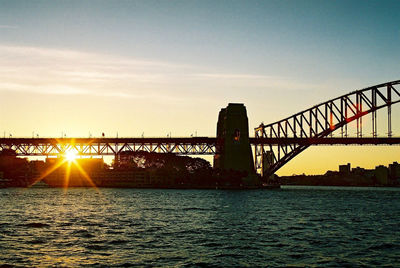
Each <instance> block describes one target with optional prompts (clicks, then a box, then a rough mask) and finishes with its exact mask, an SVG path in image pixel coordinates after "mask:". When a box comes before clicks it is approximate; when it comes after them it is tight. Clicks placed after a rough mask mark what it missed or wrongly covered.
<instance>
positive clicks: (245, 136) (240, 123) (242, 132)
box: [214, 103, 255, 175]
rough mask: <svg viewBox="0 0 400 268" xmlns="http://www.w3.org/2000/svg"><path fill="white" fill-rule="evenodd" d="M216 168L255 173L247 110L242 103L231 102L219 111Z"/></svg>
mask: <svg viewBox="0 0 400 268" xmlns="http://www.w3.org/2000/svg"><path fill="white" fill-rule="evenodd" d="M214 168H219V169H225V170H230V169H232V170H238V171H247V173H248V174H249V175H255V170H254V162H253V155H252V151H251V146H250V140H249V123H248V119H247V112H246V107H245V106H244V105H243V104H241V103H229V104H228V107H226V108H223V109H221V111H220V112H219V116H218V123H217V151H216V154H215V156H214Z"/></svg>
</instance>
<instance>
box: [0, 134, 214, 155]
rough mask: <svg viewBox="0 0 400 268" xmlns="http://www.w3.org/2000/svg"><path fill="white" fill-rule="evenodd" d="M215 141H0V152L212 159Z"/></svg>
mask: <svg viewBox="0 0 400 268" xmlns="http://www.w3.org/2000/svg"><path fill="white" fill-rule="evenodd" d="M215 142H216V139H215V138H207V137H193V138H61V139H55V138H2V139H1V138H0V148H1V149H12V150H13V151H15V153H16V154H17V155H19V156H58V155H63V154H66V153H67V152H73V153H75V154H77V155H81V156H95V155H114V156H115V155H118V154H120V153H121V152H124V151H131V152H139V151H145V152H156V153H175V154H180V155H213V154H215Z"/></svg>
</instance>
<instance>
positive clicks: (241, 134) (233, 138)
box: [0, 80, 400, 178]
mask: <svg viewBox="0 0 400 268" xmlns="http://www.w3.org/2000/svg"><path fill="white" fill-rule="evenodd" d="M399 84H400V80H397V81H392V82H387V83H384V84H379V85H375V86H372V87H368V88H365V89H361V90H356V91H353V92H350V93H348V94H345V95H343V96H340V97H338V98H335V99H332V100H329V101H326V102H323V103H321V104H318V105H315V106H313V107H311V108H310V109H307V110H304V111H302V112H299V113H296V114H294V115H292V116H290V117H287V118H285V119H283V120H280V121H277V122H274V123H271V124H267V125H264V124H263V123H262V124H260V126H259V127H257V128H255V137H249V135H248V130H247V128H248V126H246V127H245V125H247V124H248V123H247V115H246V110H245V107H244V105H243V104H231V105H228V107H227V108H225V109H223V110H221V112H220V116H219V117H220V118H221V121H220V120H219V122H221V123H218V127H217V137H216V138H213V137H190V138H171V137H168V138H144V137H142V138H105V137H104V136H103V137H101V138H70V139H66V138H60V139H57V138H12V137H10V138H0V149H2V150H3V151H4V150H12V151H14V152H15V153H16V154H17V155H18V156H38V155H43V156H52V155H53V156H55V155H63V154H66V153H67V152H71V151H73V152H74V153H75V154H77V155H80V156H92V155H114V156H115V159H119V155H120V154H121V153H123V152H125V151H131V152H139V151H146V152H160V153H175V154H180V155H216V157H215V159H216V160H215V164H216V166H217V167H222V168H223V169H234V170H238V171H240V170H243V171H246V172H250V173H252V170H253V168H252V167H250V166H249V165H248V163H249V162H250V160H251V159H252V156H251V155H250V156H249V154H248V151H249V149H248V148H249V146H248V145H247V144H249V145H250V144H251V145H252V146H253V148H254V159H253V160H254V164H253V165H254V167H255V169H256V171H257V172H258V173H259V174H260V175H261V176H263V177H264V178H269V177H270V176H271V175H273V174H274V173H275V172H276V171H277V170H279V169H280V168H281V167H282V166H284V165H285V164H286V163H288V162H289V161H290V160H291V159H293V158H294V157H295V156H297V155H298V154H299V153H301V152H302V151H304V150H305V149H307V148H308V147H309V146H311V145H318V144H330V145H335V144H346V145H347V144H358V145H363V144H374V145H378V144H382V145H393V144H400V137H393V135H392V123H391V106H392V105H393V104H396V103H399V102H400V93H399V90H397V89H396V86H398V85H399ZM382 108H387V133H388V136H387V137H377V133H378V132H377V126H378V124H377V111H378V110H381V109H382ZM236 111H239V112H236ZM240 111H242V112H240ZM243 111H244V112H243ZM235 114H238V115H235ZM368 114H371V118H372V137H365V135H364V132H363V123H362V120H363V117H364V116H366V115H368ZM224 118H232V119H224ZM353 121H354V122H356V124H357V128H356V129H357V132H356V137H349V136H348V131H347V125H348V123H350V122H353ZM218 129H219V130H220V131H219V130H218ZM224 129H225V132H224ZM246 130H247V131H246ZM336 130H340V131H341V132H340V136H341V137H332V134H333V132H334V131H336ZM250 152H251V149H250ZM239 159H241V161H239Z"/></svg>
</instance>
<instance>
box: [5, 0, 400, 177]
mask: <svg viewBox="0 0 400 268" xmlns="http://www.w3.org/2000/svg"><path fill="white" fill-rule="evenodd" d="M399 10H400V2H399V1H368V0H366V1H351V0H346V1H340V0H339V1H311V0H308V1H302V0H297V1H267V0H265V1H206V0H202V1H189V0H188V1H173V0H171V1H149V0H147V1H14V0H13V1H3V0H0V114H1V116H0V131H1V132H0V133H2V134H3V135H6V136H8V135H9V134H10V133H11V134H12V135H13V136H14V137H23V136H27V137H31V136H32V134H34V135H40V136H41V137H60V136H61V135H63V134H64V133H65V134H66V135H67V137H88V136H89V135H90V134H91V135H92V136H100V135H101V133H102V132H104V133H105V134H106V136H107V137H115V136H116V135H117V133H118V136H119V137H139V136H142V134H143V135H144V136H145V137H152V136H159V137H162V136H167V134H169V133H171V135H172V137H174V136H175V137H178V136H186V137H187V136H190V135H192V134H196V133H197V135H198V136H211V137H212V136H215V135H216V122H217V116H218V112H219V110H220V109H221V108H223V107H226V106H227V104H228V103H231V102H239V103H244V104H245V105H246V107H247V112H248V117H249V128H250V133H253V131H252V130H253V129H254V128H255V127H257V126H258V125H259V124H260V123H261V122H264V123H272V122H274V121H277V120H279V119H282V118H284V117H287V116H290V115H292V114H294V113H296V112H299V111H301V110H304V109H307V108H309V107H311V106H313V105H315V104H318V103H321V102H323V101H326V100H328V99H331V98H334V97H337V96H340V95H342V94H345V93H348V92H350V91H353V90H356V89H361V88H364V87H368V86H372V85H375V84H380V83H384V82H387V81H393V80H398V79H400V74H399V71H400V60H399V59H400V16H399V13H398V11H399ZM393 110H394V112H393V113H394V119H393V131H394V135H396V134H397V136H400V122H398V121H399V120H398V117H397V118H396V114H397V115H400V109H399V108H398V107H393ZM379 134H380V135H381V136H383V135H385V131H384V129H382V132H381V133H379ZM399 148H400V147H398V146H397V147H396V146H394V147H384V146H379V147H354V146H349V147H345V146H337V147H323V146H318V147H313V148H310V149H307V150H306V152H303V153H302V154H301V155H299V156H297V157H296V158H295V159H294V160H292V161H291V162H290V163H289V164H288V165H287V166H285V167H284V168H282V169H281V170H280V171H279V172H278V174H280V175H290V174H294V173H296V174H299V173H308V174H318V173H323V172H325V171H326V170H327V169H337V165H338V164H342V163H346V162H351V163H353V165H360V166H364V167H368V168H369V167H373V166H375V165H378V164H388V163H389V162H393V161H400V159H399V158H400V157H399V156H400V149H399Z"/></svg>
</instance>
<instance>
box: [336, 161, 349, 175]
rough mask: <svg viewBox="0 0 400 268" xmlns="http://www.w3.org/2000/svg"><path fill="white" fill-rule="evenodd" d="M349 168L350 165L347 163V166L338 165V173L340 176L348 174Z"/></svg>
mask: <svg viewBox="0 0 400 268" xmlns="http://www.w3.org/2000/svg"><path fill="white" fill-rule="evenodd" d="M350 170H351V166H350V163H347V165H340V166H339V172H340V173H341V174H350Z"/></svg>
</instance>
